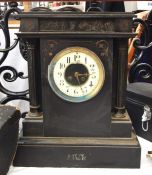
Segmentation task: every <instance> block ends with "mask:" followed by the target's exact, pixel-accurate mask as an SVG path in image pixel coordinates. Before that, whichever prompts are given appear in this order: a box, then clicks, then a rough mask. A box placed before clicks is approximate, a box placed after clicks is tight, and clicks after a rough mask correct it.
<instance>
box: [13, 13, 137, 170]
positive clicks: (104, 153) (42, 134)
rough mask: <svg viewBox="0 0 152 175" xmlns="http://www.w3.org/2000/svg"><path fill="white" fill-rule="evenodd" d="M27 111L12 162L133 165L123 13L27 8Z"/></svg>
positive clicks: (128, 17) (23, 33) (127, 31)
mask: <svg viewBox="0 0 152 175" xmlns="http://www.w3.org/2000/svg"><path fill="white" fill-rule="evenodd" d="M18 17H19V18H20V19H21V27H20V32H19V33H18V34H17V35H18V37H19V38H20V39H22V40H23V41H24V42H25V43H26V46H27V57H28V68H29V88H30V112H29V114H28V116H27V117H26V119H25V121H24V122H23V136H22V137H21V138H20V140H19V144H18V149H17V154H16V157H15V160H14V165H15V166H34V167H35V166H40V167H48V166H50V167H120V168H122V167H125V168H128V167H129V168H137V167H139V166H140V146H139V143H138V141H137V138H136V135H135V133H134V132H133V131H132V125H131V121H130V118H129V116H128V114H127V111H126V109H125V89H126V79H127V53H128V46H127V45H128V38H130V37H133V36H134V34H133V33H131V25H132V18H133V17H134V16H133V15H132V14H131V13H90V12H88V13H82V12H72V13H68V12H56V13H55V12H28V13H22V14H20V15H18Z"/></svg>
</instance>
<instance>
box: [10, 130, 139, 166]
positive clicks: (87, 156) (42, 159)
mask: <svg viewBox="0 0 152 175" xmlns="http://www.w3.org/2000/svg"><path fill="white" fill-rule="evenodd" d="M140 154H141V149H140V145H139V143H138V140H137V138H136V135H135V134H134V132H132V136H131V138H125V139H124V138H101V137H96V138H95V137H88V138H87V137H58V138H55V137H22V138H20V140H19V143H18V149H17V153H16V156H15V159H14V162H13V164H14V166H22V167H89V168H91V167H103V168H139V167H140Z"/></svg>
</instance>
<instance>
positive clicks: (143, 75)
mask: <svg viewBox="0 0 152 175" xmlns="http://www.w3.org/2000/svg"><path fill="white" fill-rule="evenodd" d="M133 22H134V23H140V24H141V25H142V26H143V27H144V33H143V35H144V36H143V38H144V40H143V41H141V39H139V38H134V40H133V46H134V47H135V49H136V51H137V54H135V55H134V59H133V61H132V63H131V68H130V71H129V76H128V80H129V82H130V83H133V82H135V81H140V82H149V83H152V64H151V63H150V62H151V61H150V62H149V61H147V60H145V59H143V54H145V52H147V51H148V49H151V47H152V42H150V37H149V36H150V26H151V24H152V11H150V13H149V16H148V18H147V20H146V21H143V20H142V19H134V21H133ZM148 57H150V55H149V56H148Z"/></svg>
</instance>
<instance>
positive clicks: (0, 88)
mask: <svg viewBox="0 0 152 175" xmlns="http://www.w3.org/2000/svg"><path fill="white" fill-rule="evenodd" d="M9 6H10V8H9V9H8V10H7V11H5V12H4V14H3V15H1V20H0V28H1V29H2V32H3V35H4V40H5V46H4V48H3V49H0V52H2V53H3V54H2V56H1V58H0V76H1V77H0V78H1V79H0V92H1V93H3V94H5V97H4V98H3V99H1V100H0V104H6V103H8V102H10V101H12V100H25V101H29V97H28V94H29V91H28V90H24V91H20V92H15V91H12V90H9V89H8V88H6V87H5V86H4V85H3V83H4V82H7V83H10V82H15V81H16V80H17V79H18V78H19V79H27V78H28V77H27V76H24V73H23V72H18V71H17V70H16V69H15V68H14V67H12V66H5V65H4V61H5V60H6V58H7V56H8V53H9V52H10V51H11V50H12V49H14V48H15V47H16V46H17V44H18V42H19V38H17V39H14V40H15V41H14V44H12V45H11V46H10V33H9V27H8V22H9V18H10V16H12V14H14V13H17V14H19V13H20V12H21V10H20V9H19V8H18V7H17V6H18V4H17V2H10V3H9ZM1 42H2V41H1ZM23 44H24V43H23V42H21V41H20V49H21V50H22V48H23ZM24 48H26V47H25V46H24ZM24 50H25V49H23V52H22V55H24V56H25V55H27V54H25V51H24ZM26 51H27V50H26ZM23 53H24V54H23ZM24 58H26V56H25V57H24ZM12 59H13V58H12ZM2 63H3V65H2ZM2 80H3V81H2ZM2 82H3V83H2ZM22 116H23V117H24V116H25V112H24V113H23V115H22Z"/></svg>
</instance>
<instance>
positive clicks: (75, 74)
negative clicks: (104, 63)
mask: <svg viewBox="0 0 152 175" xmlns="http://www.w3.org/2000/svg"><path fill="white" fill-rule="evenodd" d="M74 76H75V78H76V79H77V81H78V84H79V86H80V88H81V91H82V93H83V89H82V87H81V83H80V80H79V72H75V73H74Z"/></svg>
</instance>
